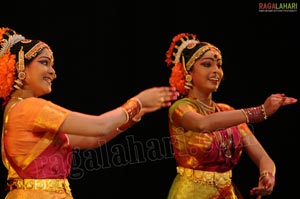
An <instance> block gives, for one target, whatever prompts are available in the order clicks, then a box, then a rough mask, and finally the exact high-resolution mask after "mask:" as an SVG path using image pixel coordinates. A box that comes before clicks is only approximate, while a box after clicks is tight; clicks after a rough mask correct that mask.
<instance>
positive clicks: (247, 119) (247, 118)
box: [241, 109, 249, 123]
mask: <svg viewBox="0 0 300 199" xmlns="http://www.w3.org/2000/svg"><path fill="white" fill-rule="evenodd" d="M241 111H242V112H243V113H244V115H245V117H246V122H247V123H249V117H248V115H247V114H246V112H245V110H244V109H241Z"/></svg>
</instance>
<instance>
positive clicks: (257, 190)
mask: <svg viewBox="0 0 300 199" xmlns="http://www.w3.org/2000/svg"><path fill="white" fill-rule="evenodd" d="M274 185H275V177H274V176H272V175H268V176H264V177H263V178H261V179H260V180H259V183H258V186H257V187H254V188H252V189H251V190H250V194H251V195H257V196H258V197H257V199H260V198H261V197H262V196H266V195H270V194H271V193H272V191H273V188H274Z"/></svg>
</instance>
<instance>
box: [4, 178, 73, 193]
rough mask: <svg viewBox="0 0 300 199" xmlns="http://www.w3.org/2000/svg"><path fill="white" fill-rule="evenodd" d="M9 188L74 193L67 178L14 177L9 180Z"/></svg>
mask: <svg viewBox="0 0 300 199" xmlns="http://www.w3.org/2000/svg"><path fill="white" fill-rule="evenodd" d="M8 188H9V190H12V189H24V190H45V191H54V192H66V193H68V194H70V195H72V194H71V189H70V184H69V181H68V180H67V179H12V180H9V182H8Z"/></svg>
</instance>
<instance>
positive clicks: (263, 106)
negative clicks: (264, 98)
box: [261, 104, 268, 120]
mask: <svg viewBox="0 0 300 199" xmlns="http://www.w3.org/2000/svg"><path fill="white" fill-rule="evenodd" d="M261 111H262V112H263V114H264V119H265V120H266V119H268V116H267V113H266V109H265V105H263V104H262V105H261Z"/></svg>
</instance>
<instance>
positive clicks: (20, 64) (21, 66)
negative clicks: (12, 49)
mask: <svg viewBox="0 0 300 199" xmlns="http://www.w3.org/2000/svg"><path fill="white" fill-rule="evenodd" d="M18 56H19V60H18V63H17V64H16V68H17V71H18V79H16V80H15V85H14V87H15V88H16V89H21V88H22V87H23V80H24V79H25V77H26V74H25V72H24V70H25V63H24V51H23V46H22V47H21V50H20V51H19V54H18Z"/></svg>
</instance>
